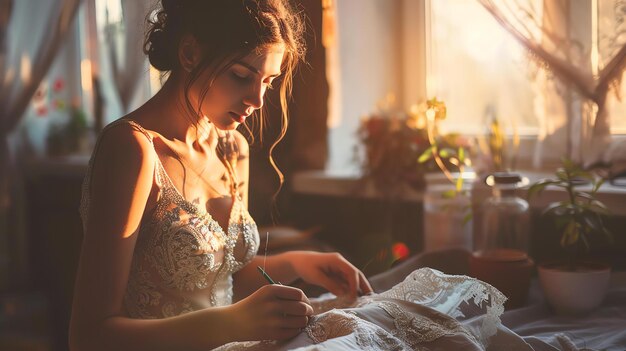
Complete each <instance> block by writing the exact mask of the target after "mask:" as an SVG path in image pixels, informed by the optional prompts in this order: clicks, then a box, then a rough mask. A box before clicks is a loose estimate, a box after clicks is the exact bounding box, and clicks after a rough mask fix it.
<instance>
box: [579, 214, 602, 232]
mask: <svg viewBox="0 0 626 351" xmlns="http://www.w3.org/2000/svg"><path fill="white" fill-rule="evenodd" d="M582 219H583V222H584V223H585V225H586V226H587V227H588V228H589V229H590V230H591V232H593V233H599V232H601V231H602V223H598V222H597V220H596V218H595V216H594V217H591V216H589V215H586V216H583V217H582Z"/></svg>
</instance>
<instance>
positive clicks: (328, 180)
mask: <svg viewBox="0 0 626 351" xmlns="http://www.w3.org/2000/svg"><path fill="white" fill-rule="evenodd" d="M522 173H523V175H524V176H526V177H528V179H529V181H530V184H532V183H533V182H535V181H537V180H539V179H542V178H547V177H550V176H551V173H548V172H522ZM291 189H292V190H293V191H294V192H295V193H297V194H308V195H317V196H329V197H359V198H364V199H377V198H381V196H380V194H379V193H378V192H377V191H376V190H375V189H374V187H373V186H372V185H371V184H364V183H363V182H361V181H360V174H359V172H358V171H328V170H325V171H306V172H299V173H296V174H295V175H294V176H293V178H292V182H291ZM581 189H585V187H581ZM587 189H590V187H589V186H587ZM490 193H491V189H490V188H489V187H487V186H485V187H484V188H483V187H481V188H474V189H473V191H472V194H473V195H474V196H478V197H479V198H486V197H488V196H489V194H490ZM520 196H521V197H525V192H524V191H523V190H522V193H521V194H520ZM423 198H424V192H423V191H417V190H414V189H411V188H409V187H408V186H407V187H406V190H403V191H402V200H404V201H409V202H421V201H422V200H423ZM597 198H598V200H600V201H602V202H603V203H604V204H605V205H606V206H607V207H608V208H609V209H610V210H611V212H612V213H613V214H614V215H619V216H626V206H624V204H625V203H626V187H618V186H614V185H611V184H608V183H605V184H603V185H602V187H601V188H600V189H599V190H598V193H597ZM565 199H566V194H565V192H564V191H563V190H561V189H559V188H553V187H548V188H546V189H545V190H544V192H543V193H542V194H541V195H539V196H537V197H535V198H533V199H532V200H531V201H530V205H531V207H532V208H535V209H541V208H544V207H546V206H547V205H548V204H550V203H552V202H555V201H561V200H565Z"/></svg>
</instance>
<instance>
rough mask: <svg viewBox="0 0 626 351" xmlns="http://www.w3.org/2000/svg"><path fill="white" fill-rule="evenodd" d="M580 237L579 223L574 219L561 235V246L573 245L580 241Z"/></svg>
mask: <svg viewBox="0 0 626 351" xmlns="http://www.w3.org/2000/svg"><path fill="white" fill-rule="evenodd" d="M579 237H580V233H579V230H578V223H576V222H574V221H572V222H569V224H568V225H567V227H565V231H564V232H563V236H562V237H561V246H569V245H573V244H575V243H576V242H577V241H578V239H579Z"/></svg>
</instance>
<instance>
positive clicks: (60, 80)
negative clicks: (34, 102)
mask: <svg viewBox="0 0 626 351" xmlns="http://www.w3.org/2000/svg"><path fill="white" fill-rule="evenodd" d="M63 87H65V82H64V81H63V78H57V79H56V80H55V81H54V84H53V85H52V89H53V90H54V92H55V93H58V92H59V91H61V90H63Z"/></svg>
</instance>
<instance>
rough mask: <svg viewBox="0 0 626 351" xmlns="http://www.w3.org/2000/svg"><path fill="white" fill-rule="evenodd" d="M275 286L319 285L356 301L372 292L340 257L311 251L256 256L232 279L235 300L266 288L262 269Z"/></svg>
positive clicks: (355, 269)
mask: <svg viewBox="0 0 626 351" xmlns="http://www.w3.org/2000/svg"><path fill="white" fill-rule="evenodd" d="M264 264H265V271H266V272H267V273H268V274H269V275H270V276H271V277H272V279H273V280H274V281H275V282H281V283H284V284H289V283H291V282H293V281H294V280H296V279H297V278H302V279H303V280H304V281H306V282H308V283H311V284H315V285H319V286H321V287H323V288H325V289H327V290H328V291H330V292H331V293H333V294H335V295H336V296H344V295H347V296H350V297H356V296H357V295H359V294H369V293H371V292H373V290H372V287H371V286H370V284H369V282H368V281H367V279H366V278H365V275H364V274H363V273H362V272H361V271H360V270H359V269H357V268H356V267H354V265H352V264H351V263H350V262H348V260H346V259H345V258H344V257H343V256H342V255H341V254H339V253H336V252H333V253H322V252H314V251H289V252H285V253H281V254H278V255H273V256H267V258H265V257H263V256H260V255H257V256H255V258H254V259H253V260H252V261H251V262H250V264H248V265H246V266H245V267H244V268H242V269H241V270H240V271H239V272H237V273H236V274H235V276H234V279H235V291H234V293H235V298H241V297H245V296H247V294H249V293H251V292H253V291H254V290H255V289H258V288H259V287H260V286H262V285H264V284H267V281H265V279H264V278H263V276H262V275H261V274H260V273H259V272H258V270H257V268H256V267H257V266H261V267H263V265H264Z"/></svg>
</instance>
